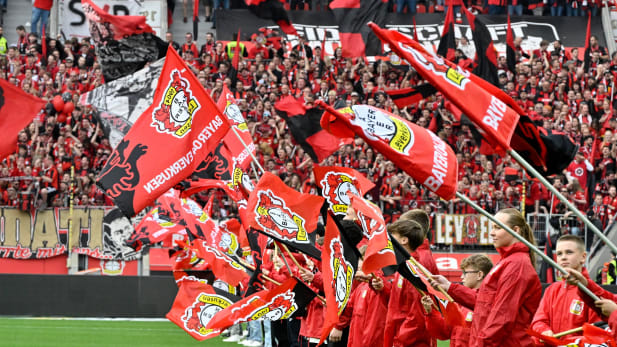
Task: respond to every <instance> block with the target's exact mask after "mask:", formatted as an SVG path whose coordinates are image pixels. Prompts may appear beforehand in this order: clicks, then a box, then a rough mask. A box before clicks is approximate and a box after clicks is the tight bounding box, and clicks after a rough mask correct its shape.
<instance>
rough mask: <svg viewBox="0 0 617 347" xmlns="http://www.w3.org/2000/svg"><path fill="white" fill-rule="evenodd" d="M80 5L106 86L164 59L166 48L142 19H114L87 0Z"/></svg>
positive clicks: (143, 17)
mask: <svg viewBox="0 0 617 347" xmlns="http://www.w3.org/2000/svg"><path fill="white" fill-rule="evenodd" d="M81 5H82V8H83V10H84V14H85V16H86V18H87V19H88V24H89V26H88V27H89V29H90V35H91V37H92V40H93V41H94V44H95V45H96V47H97V55H98V62H99V63H100V64H101V67H102V68H103V76H104V78H105V81H106V82H109V81H112V80H114V79H117V78H119V77H122V76H126V75H129V74H132V73H133V72H135V71H137V70H139V69H141V68H143V67H144V66H145V65H146V63H148V62H153V61H155V60H158V59H160V58H162V57H164V56H165V54H166V52H167V48H168V45H169V44H168V43H167V42H165V41H163V40H162V39H160V38H159V37H158V36H156V34H155V32H154V30H152V28H151V27H150V26H149V25H148V24H146V17H145V16H114V15H112V14H109V13H107V12H105V11H104V10H103V9H101V8H99V7H98V6H96V5H95V4H94V3H93V2H92V1H90V0H83V1H82V2H81Z"/></svg>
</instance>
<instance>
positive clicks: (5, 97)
mask: <svg viewBox="0 0 617 347" xmlns="http://www.w3.org/2000/svg"><path fill="white" fill-rule="evenodd" d="M43 106H45V101H44V100H42V99H39V98H37V97H35V96H32V95H30V94H27V93H25V92H24V91H23V90H21V89H19V88H17V87H15V86H14V85H11V84H10V83H9V82H7V80H5V79H0V130H2V140H0V160H1V159H3V158H5V157H6V156H8V155H9V154H11V153H14V152H15V151H16V150H17V135H18V134H19V132H20V131H22V130H23V129H24V128H25V127H26V126H28V124H30V122H32V120H33V119H34V117H36V116H37V115H38V114H39V112H40V111H41V109H42V108H43Z"/></svg>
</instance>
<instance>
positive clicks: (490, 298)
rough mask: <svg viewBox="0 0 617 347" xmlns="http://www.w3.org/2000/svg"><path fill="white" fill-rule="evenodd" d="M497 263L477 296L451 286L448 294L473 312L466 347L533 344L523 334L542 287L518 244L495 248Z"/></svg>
mask: <svg viewBox="0 0 617 347" xmlns="http://www.w3.org/2000/svg"><path fill="white" fill-rule="evenodd" d="M497 251H498V252H499V254H500V255H501V260H500V261H499V262H498V263H497V265H495V266H494V267H493V269H492V270H491V271H490V272H489V273H488V275H487V276H486V277H485V278H484V281H482V286H481V287H480V289H479V290H478V292H476V291H474V290H473V289H470V288H467V287H465V286H463V285H461V284H456V283H453V284H452V285H451V286H450V289H449V290H448V293H449V294H450V295H451V296H452V297H453V298H454V300H455V301H456V302H458V303H459V304H461V305H464V306H466V307H468V308H470V309H473V312H474V314H473V323H472V325H471V333H470V342H469V346H470V347H476V346H479V347H508V346H512V347H514V346H516V347H527V346H533V345H534V343H533V341H532V339H531V337H530V336H529V335H527V334H526V333H525V330H526V329H527V328H528V327H529V324H530V323H531V319H532V318H533V314H534V313H535V312H536V310H537V308H538V305H539V304H540V298H541V296H542V286H541V285H540V279H539V278H538V275H537V273H536V270H535V269H534V267H533V266H532V265H531V261H530V259H529V249H528V248H527V246H525V245H524V244H523V243H521V242H517V243H515V244H513V245H512V246H508V247H501V248H498V249H497Z"/></svg>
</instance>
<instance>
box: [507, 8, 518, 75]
mask: <svg viewBox="0 0 617 347" xmlns="http://www.w3.org/2000/svg"><path fill="white" fill-rule="evenodd" d="M506 61H507V63H508V70H510V72H512V73H516V47H514V33H513V32H512V24H511V23H510V14H509V13H508V28H507V29H506Z"/></svg>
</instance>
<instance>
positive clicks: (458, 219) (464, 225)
mask: <svg viewBox="0 0 617 347" xmlns="http://www.w3.org/2000/svg"><path fill="white" fill-rule="evenodd" d="M433 225H434V226H435V238H434V242H435V243H436V244H441V245H465V246H492V245H493V241H492V239H491V237H490V236H489V233H490V231H491V229H490V228H491V226H490V225H491V221H490V220H489V219H488V218H486V217H485V216H482V215H479V214H438V215H436V216H435V220H434V222H433Z"/></svg>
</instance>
